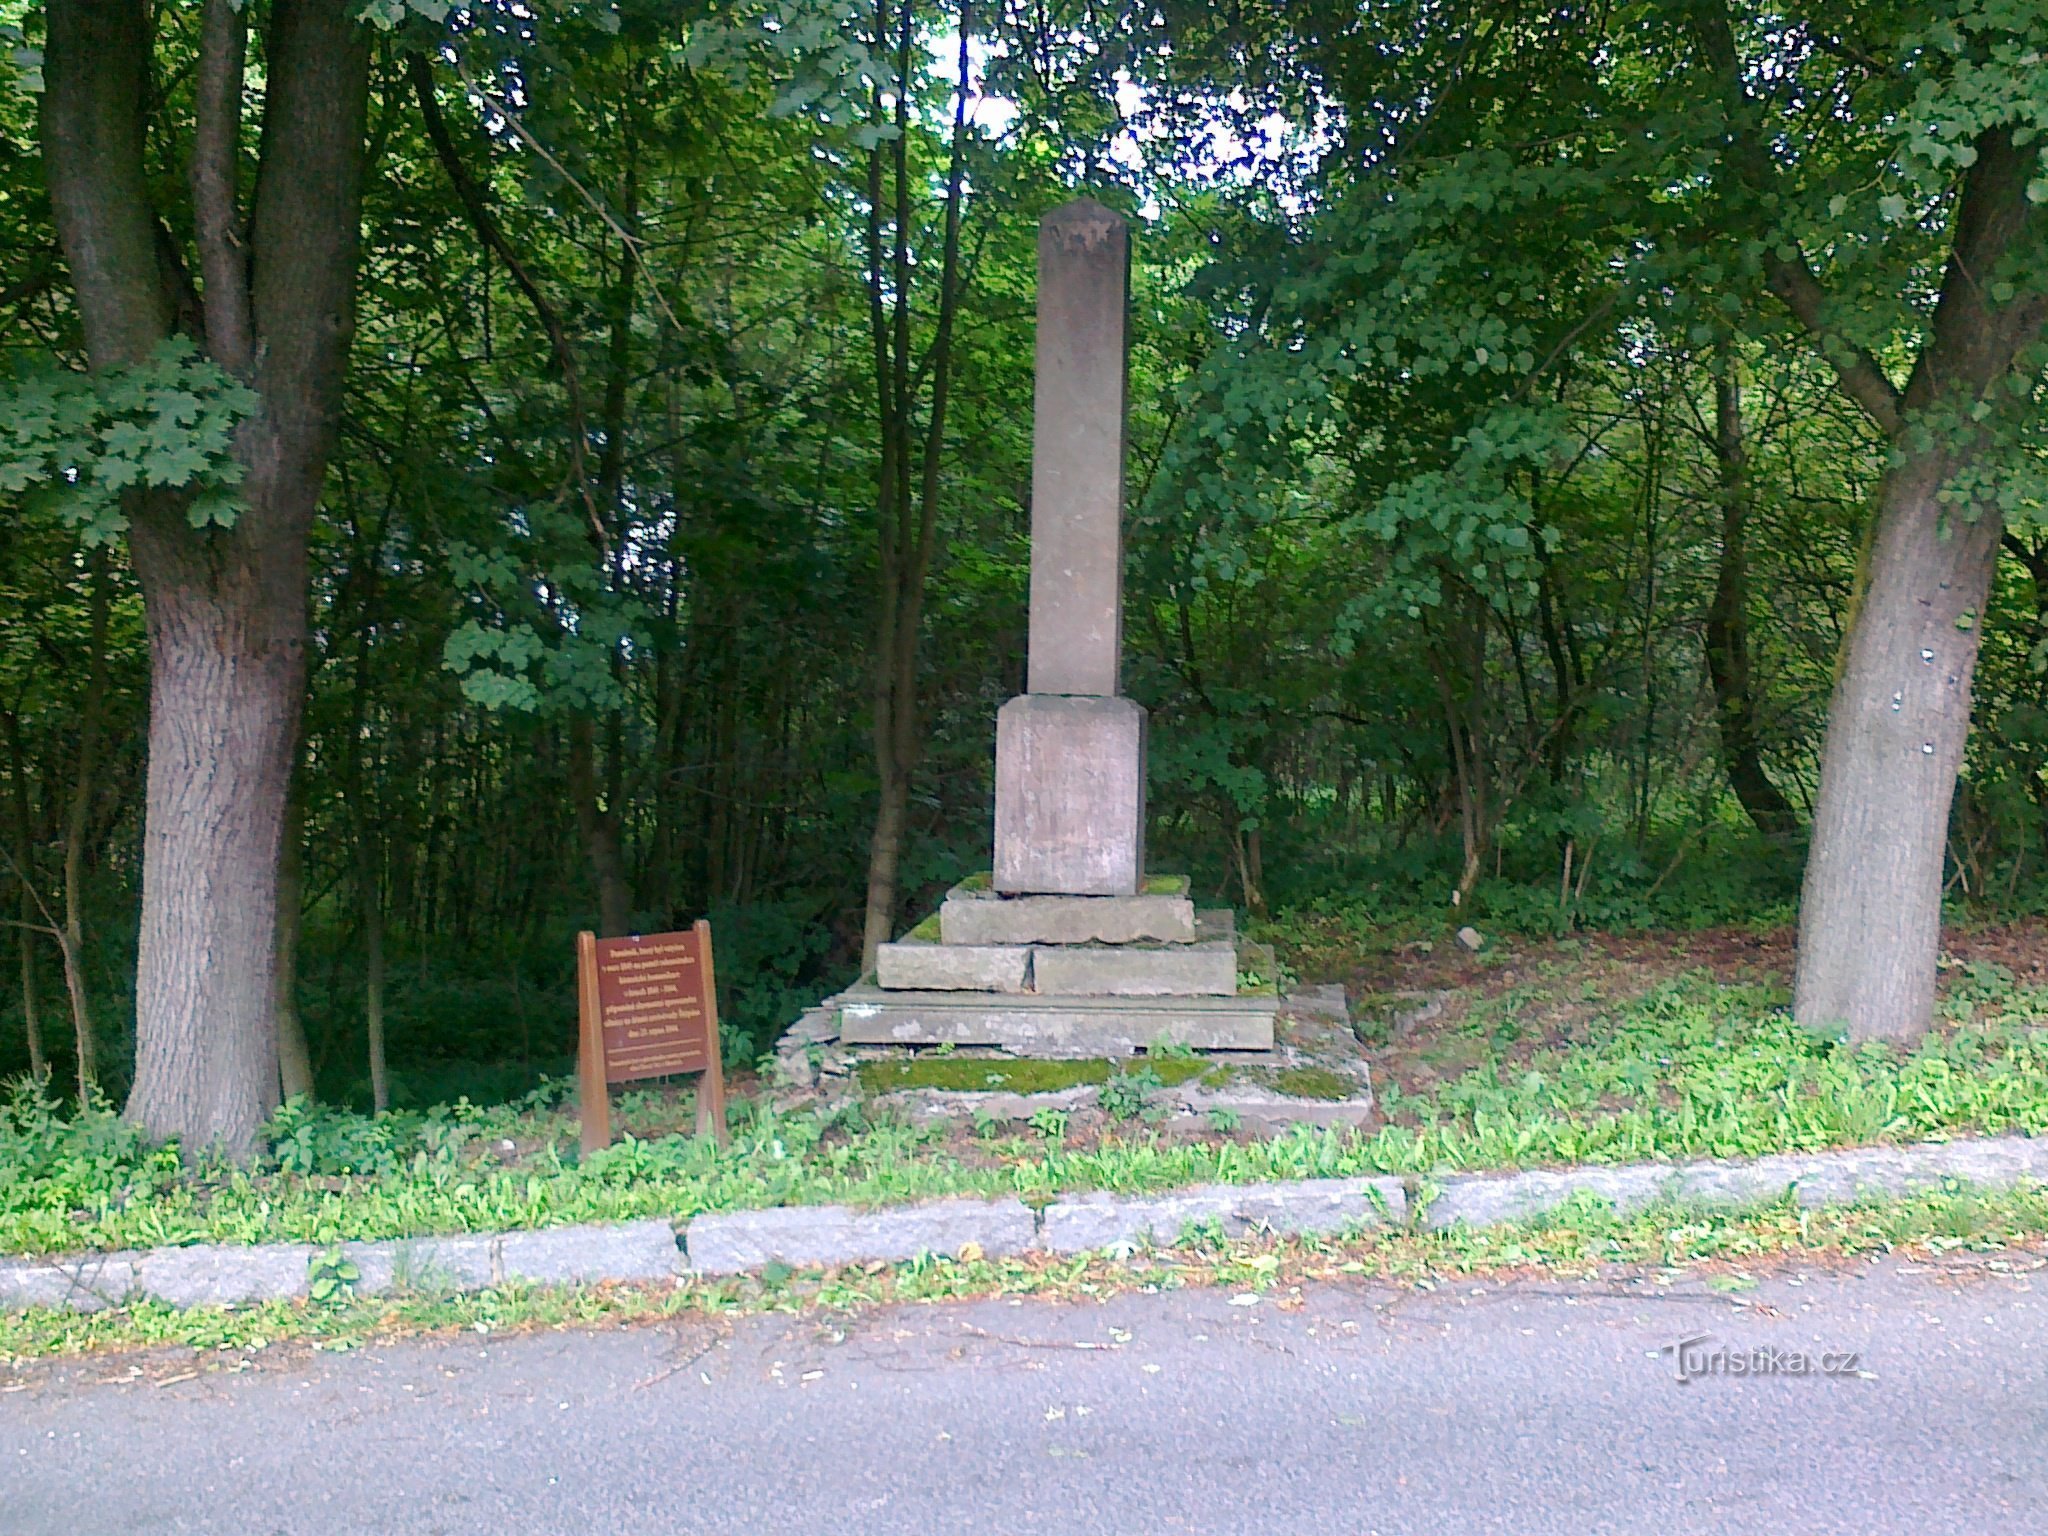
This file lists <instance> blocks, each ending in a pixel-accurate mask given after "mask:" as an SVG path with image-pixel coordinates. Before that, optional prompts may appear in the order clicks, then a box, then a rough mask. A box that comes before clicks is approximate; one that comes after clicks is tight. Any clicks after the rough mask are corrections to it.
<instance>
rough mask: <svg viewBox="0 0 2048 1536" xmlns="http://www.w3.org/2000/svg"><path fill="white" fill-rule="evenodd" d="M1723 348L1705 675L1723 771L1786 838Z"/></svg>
mask: <svg viewBox="0 0 2048 1536" xmlns="http://www.w3.org/2000/svg"><path fill="white" fill-rule="evenodd" d="M1732 351H1733V349H1732V348H1731V347H1730V346H1728V345H1727V344H1726V343H1725V342H1724V343H1723V344H1722V347H1721V349H1720V353H1719V355H1718V356H1717V357H1716V359H1715V368H1714V454H1715V459H1716V461H1717V464H1718V468H1719V471H1720V500H1721V558H1720V565H1719V568H1718V570H1717V571H1716V573H1715V578H1714V600H1713V602H1712V603H1711V604H1710V605H1709V606H1708V608H1707V635H1706V640H1707V675H1708V677H1709V678H1710V679H1711V680H1712V682H1713V685H1714V708H1715V718H1716V720H1717V721H1718V722H1719V725H1720V732H1721V766H1722V770H1723V771H1724V772H1725V773H1726V774H1727V776H1728V785H1729V788H1731V789H1733V790H1734V791H1735V798H1736V799H1737V800H1738V801H1740V802H1741V804H1742V808H1743V810H1744V811H1746V812H1748V814H1749V819H1750V820H1751V821H1752V822H1753V823H1755V825H1756V829H1757V831H1759V832H1761V833H1763V834H1764V835H1765V836H1766V837H1782V836H1784V835H1785V834H1787V833H1789V832H1790V831H1792V829H1793V827H1794V826H1795V825H1796V818H1794V816H1793V814H1792V807H1791V805H1790V804H1789V803H1788V802H1787V801H1786V799H1785V797H1784V796H1783V795H1782V794H1780V793H1779V792H1778V786H1777V785H1775V784H1773V783H1772V782H1771V777H1770V775H1769V774H1768V773H1766V772H1765V771H1764V764H1763V755H1762V753H1761V751H1760V750H1759V748H1758V744H1757V729H1756V702H1755V696H1754V694H1753V692H1752V690H1751V685H1750V645H1749V548H1748V530H1749V513H1750V504H1751V497H1750V484H1749V452H1748V446H1747V444H1746V443H1745V441H1744V438H1743V433H1742V384H1741V381H1740V379H1739V378H1738V377H1737V376H1736V371H1735V368H1736V364H1735V359H1734V357H1733V355H1732Z"/></svg>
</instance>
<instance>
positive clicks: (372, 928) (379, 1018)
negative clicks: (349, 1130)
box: [356, 843, 391, 1115]
mask: <svg viewBox="0 0 2048 1536" xmlns="http://www.w3.org/2000/svg"><path fill="white" fill-rule="evenodd" d="M357 860H358V863H357V869H356V883H357V899H358V901H359V902H360V903H361V905H360V909H359V910H360V911H361V913H362V922H363V1022H364V1025H365V1028H366V1029H367V1032H368V1035H369V1055H370V1108H371V1109H372V1110H373V1111H374V1112H375V1113H377V1114H380V1115H381V1114H383V1113H384V1112H385V1111H386V1110H387V1109H389V1108H390V1107H391V1068H390V1065H389V1063H388V1061H387V1060H386V1057H385V1053H384V893H383V890H382V885H383V881H382V880H381V879H380V878H379V871H378V863H379V862H381V861H379V860H377V859H376V857H375V855H374V854H373V853H372V852H371V849H370V847H369V845H368V844H367V843H365V844H363V845H361V846H360V847H359V851H358V853H357Z"/></svg>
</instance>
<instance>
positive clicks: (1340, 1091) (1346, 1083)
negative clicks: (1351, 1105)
mask: <svg viewBox="0 0 2048 1536" xmlns="http://www.w3.org/2000/svg"><path fill="white" fill-rule="evenodd" d="M1273 1086H1274V1087H1275V1088H1277V1089H1279V1090H1280V1092H1282V1093H1284V1094H1286V1095H1287V1096H1288V1097H1289V1098H1292V1099H1327V1100H1337V1099H1348V1098H1350V1097H1351V1095H1352V1093H1353V1092H1354V1091H1355V1090H1356V1088H1357V1086H1358V1085H1357V1084H1356V1083H1354V1082H1352V1080H1351V1079H1350V1078H1348V1077H1344V1076H1341V1075H1339V1074H1338V1073H1335V1072H1332V1071H1330V1070H1329V1068H1327V1067H1289V1068H1288V1069H1287V1070H1286V1071H1284V1072H1277V1073H1275V1074H1274V1075H1273Z"/></svg>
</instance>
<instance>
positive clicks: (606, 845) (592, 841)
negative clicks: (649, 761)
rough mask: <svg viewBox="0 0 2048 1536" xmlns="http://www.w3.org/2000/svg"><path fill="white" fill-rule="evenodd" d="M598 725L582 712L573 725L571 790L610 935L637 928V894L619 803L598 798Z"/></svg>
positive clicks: (602, 923) (600, 919)
mask: <svg viewBox="0 0 2048 1536" xmlns="http://www.w3.org/2000/svg"><path fill="white" fill-rule="evenodd" d="M596 738H597V727H596V725H595V724H594V723H593V722H592V721H591V719H590V717H589V716H588V715H578V716H577V717H576V719H575V720H574V721H572V722H571V724H570V727H569V794H570V797H571V798H572V799H574V800H575V802H576V827H577V831H578V832H579V833H581V835H582V838H583V852H584V856H585V857H586V858H587V859H589V861H590V872H591V876H592V878H593V879H594V880H595V881H596V882H597V910H598V924H599V928H600V931H601V932H602V934H603V936H604V937H606V938H617V937H618V936H619V935H621V934H625V933H630V932H632V928H633V892H632V887H631V885H630V884H629V882H628V881H627V879H626V856H625V852H624V849H623V848H622V847H621V845H620V841H619V820H618V812H617V810H616V808H615V807H612V806H607V805H605V804H603V803H601V801H600V800H599V798H598V788H597V740H596Z"/></svg>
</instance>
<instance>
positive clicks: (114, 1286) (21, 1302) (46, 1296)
mask: <svg viewBox="0 0 2048 1536" xmlns="http://www.w3.org/2000/svg"><path fill="white" fill-rule="evenodd" d="M138 1257H140V1256H139V1255H137V1254H133V1253H89V1254H85V1255H82V1256H78V1257H72V1258H65V1259H52V1260H46V1261H36V1260H25V1261H22V1262H18V1263H12V1262H6V1261H0V1311H19V1310H21V1309H23V1308H27V1307H66V1308H69V1309H70V1310H71V1311H74V1312H97V1311H99V1310H100V1309H101V1308H102V1307H117V1306H120V1305H121V1304H122V1303H123V1302H125V1301H127V1300H128V1298H129V1297H130V1296H131V1295H133V1294H134V1292H135V1290H136V1289H137V1274H136V1260H137V1258H138Z"/></svg>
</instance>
